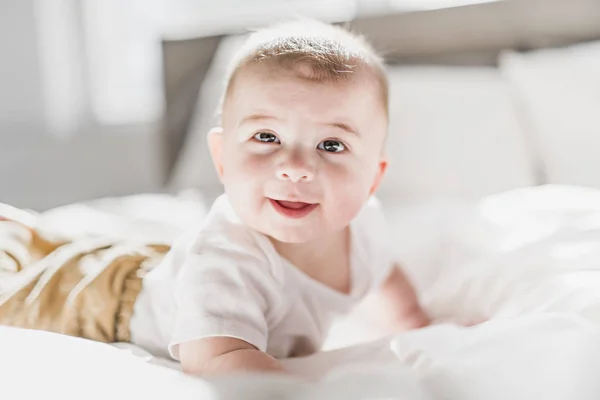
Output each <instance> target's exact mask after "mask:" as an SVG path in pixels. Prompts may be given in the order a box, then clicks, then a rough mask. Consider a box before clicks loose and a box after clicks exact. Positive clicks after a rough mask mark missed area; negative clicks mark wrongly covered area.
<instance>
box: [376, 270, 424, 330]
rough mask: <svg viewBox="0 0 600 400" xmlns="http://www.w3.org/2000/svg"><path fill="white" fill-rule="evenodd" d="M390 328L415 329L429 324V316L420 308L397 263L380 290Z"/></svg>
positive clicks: (412, 289) (410, 285)
mask: <svg viewBox="0 0 600 400" xmlns="http://www.w3.org/2000/svg"><path fill="white" fill-rule="evenodd" d="M380 295H381V296H380V297H381V300H383V304H382V305H383V307H384V310H385V312H386V314H387V315H389V317H388V318H391V319H388V318H386V319H388V320H389V321H390V323H391V328H392V329H394V330H398V329H402V330H408V329H415V328H421V327H424V326H427V325H429V323H430V321H429V317H428V316H427V314H426V313H425V311H423V309H422V308H421V304H420V303H419V300H418V298H417V295H416V293H415V290H414V288H413V286H412V284H411V283H410V281H409V279H408V277H407V276H406V275H405V274H404V272H402V270H401V269H400V266H399V265H397V264H396V265H395V266H394V268H393V270H392V272H391V273H390V275H389V277H388V278H387V279H386V280H385V282H384V283H383V285H382V287H381V292H380Z"/></svg>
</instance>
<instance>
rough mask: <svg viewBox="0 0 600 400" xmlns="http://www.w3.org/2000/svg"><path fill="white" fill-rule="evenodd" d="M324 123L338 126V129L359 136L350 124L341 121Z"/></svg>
mask: <svg viewBox="0 0 600 400" xmlns="http://www.w3.org/2000/svg"><path fill="white" fill-rule="evenodd" d="M326 125H327V126H332V127H334V128H338V129H341V130H344V131H346V132H348V133H351V134H353V135H356V136H360V135H359V134H358V131H357V130H356V129H353V128H352V127H351V126H350V125H348V124H345V123H343V122H332V123H329V124H326Z"/></svg>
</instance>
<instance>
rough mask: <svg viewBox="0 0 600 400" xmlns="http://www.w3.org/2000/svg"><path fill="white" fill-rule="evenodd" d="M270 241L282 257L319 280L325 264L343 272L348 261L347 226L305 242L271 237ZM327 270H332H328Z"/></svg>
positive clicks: (348, 233) (348, 237)
mask: <svg viewBox="0 0 600 400" xmlns="http://www.w3.org/2000/svg"><path fill="white" fill-rule="evenodd" d="M271 241H272V242H273V245H274V246H275V249H276V250H277V252H278V253H279V254H280V255H281V256H282V257H284V258H285V259H287V260H288V261H290V262H291V263H292V264H293V265H294V266H295V267H296V268H298V269H300V270H302V271H303V272H305V273H306V274H308V275H309V276H311V277H313V278H315V279H317V280H321V279H320V276H321V275H322V273H323V272H324V271H323V270H324V267H325V266H330V267H334V266H338V267H340V270H339V272H342V273H343V272H345V270H346V268H345V267H347V265H348V263H349V261H348V260H349V254H348V253H349V249H350V244H349V242H350V228H349V227H346V228H345V229H343V230H342V231H340V232H337V233H335V234H329V235H326V236H323V237H319V238H317V239H315V240H312V241H310V242H305V243H282V242H278V241H276V240H274V239H271ZM334 269H337V268H334ZM342 270H344V271H342ZM329 272H330V273H332V272H334V271H331V270H330V271H329Z"/></svg>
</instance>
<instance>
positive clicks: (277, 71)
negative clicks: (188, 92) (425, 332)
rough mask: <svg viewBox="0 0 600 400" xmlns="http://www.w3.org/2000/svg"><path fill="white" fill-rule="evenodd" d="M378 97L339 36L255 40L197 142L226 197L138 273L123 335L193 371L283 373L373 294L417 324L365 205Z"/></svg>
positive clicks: (373, 79) (283, 34)
mask: <svg viewBox="0 0 600 400" xmlns="http://www.w3.org/2000/svg"><path fill="white" fill-rule="evenodd" d="M387 97H388V93H387V81H386V77H385V73H384V68H383V66H382V63H381V61H380V59H379V58H378V57H377V56H376V54H375V53H374V51H373V50H372V49H371V47H369V45H368V44H367V43H365V42H364V41H363V40H362V39H360V38H358V37H355V36H353V35H352V34H350V33H349V32H347V31H345V30H343V29H340V28H335V27H333V26H329V25H325V24H320V23H313V22H310V23H307V22H293V23H286V24H281V25H277V26H274V27H271V28H269V29H265V30H262V31H259V32H257V33H255V34H254V35H253V36H252V37H251V38H250V39H249V41H248V42H247V44H246V45H245V46H244V47H243V48H242V50H241V51H240V53H239V55H238V57H237V58H236V60H235V62H234V68H233V72H232V73H231V75H230V78H229V80H228V82H227V85H226V90H225V95H224V99H223V101H222V124H221V125H222V126H220V127H217V128H214V129H212V130H211V132H210V133H209V137H208V142H209V147H210V151H211V154H212V158H213V162H214V165H215V168H216V171H217V173H218V175H219V178H220V180H221V182H222V184H223V185H224V188H225V194H224V195H222V196H221V197H220V198H218V199H217V200H216V201H215V203H214V205H213V206H212V209H211V210H210V213H209V215H208V216H207V218H206V221H205V222H204V225H203V226H202V228H201V229H200V230H199V231H198V232H197V233H196V234H195V235H194V237H193V238H191V241H190V242H188V244H184V243H180V244H178V245H175V246H174V248H173V250H172V251H171V253H169V254H168V255H167V259H166V260H165V262H163V263H162V265H160V266H159V267H158V268H157V269H155V270H154V271H152V272H151V273H150V274H149V275H148V276H146V278H145V279H144V289H143V290H142V292H141V294H140V295H139V297H138V301H137V303H136V305H135V309H134V314H133V319H132V321H131V327H130V329H131V338H132V340H133V341H134V342H136V343H137V344H140V345H142V346H143V347H146V348H148V349H151V350H154V352H158V353H160V352H161V350H162V349H167V348H168V351H169V353H170V355H171V356H172V357H173V358H175V359H179V360H180V361H181V363H182V367H183V370H184V371H186V372H188V373H192V374H208V373H210V374H213V373H223V372H229V371H239V370H244V371H248V370H263V371H282V370H283V367H282V365H281V364H280V363H279V362H278V361H277V359H278V358H282V357H291V356H303V355H307V354H310V353H313V352H315V351H317V350H319V348H320V346H321V345H322V343H323V340H324V338H325V335H326V334H327V331H328V327H329V325H330V322H331V321H332V319H333V318H335V317H337V316H340V315H344V314H346V313H348V312H349V311H350V310H351V309H352V307H353V306H355V305H356V304H357V303H358V302H359V301H360V300H361V299H363V298H364V297H365V296H366V295H368V294H370V293H373V292H378V293H380V294H381V295H382V296H383V298H385V300H386V302H387V304H388V307H387V309H388V310H389V311H390V312H389V319H390V320H391V321H392V322H393V323H394V324H395V325H396V327H397V328H398V329H408V328H417V327H422V326H425V325H427V324H428V318H427V316H426V315H425V313H424V312H423V311H422V309H421V307H420V305H419V302H418V300H417V297H416V295H415V293H414V291H413V289H412V287H411V285H410V283H409V281H408V280H407V278H406V277H405V275H404V274H403V273H402V272H401V270H400V268H399V266H398V265H397V264H396V263H395V261H394V259H393V256H392V249H390V248H389V245H388V243H387V239H388V238H387V237H386V236H385V233H384V232H385V221H384V216H383V215H382V211H381V209H380V206H379V204H378V203H377V201H376V200H375V199H374V198H373V197H372V196H373V195H374V193H375V192H376V190H377V188H378V186H379V184H380V182H381V179H382V177H383V175H384V172H385V170H386V165H387V163H386V159H385V139H386V132H387V125H388V115H387V112H388V110H387ZM165 299H166V300H165ZM150 316H151V317H152V318H149V317H150ZM163 351H164V350H163Z"/></svg>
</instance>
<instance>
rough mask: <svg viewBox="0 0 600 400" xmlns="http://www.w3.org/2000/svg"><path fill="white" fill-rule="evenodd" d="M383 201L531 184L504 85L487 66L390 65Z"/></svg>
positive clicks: (527, 159) (531, 176) (484, 192)
mask: <svg viewBox="0 0 600 400" xmlns="http://www.w3.org/2000/svg"><path fill="white" fill-rule="evenodd" d="M389 81H390V133H389V139H388V144H387V152H388V155H389V157H390V166H389V170H388V174H387V177H386V179H385V181H384V183H383V185H382V188H381V192H380V197H381V199H382V201H383V203H384V204H385V203H388V204H389V203H392V204H398V202H399V201H402V202H406V201H409V200H414V201H422V200H424V199H432V198H477V197H480V196H484V195H487V194H490V193H495V192H499V191H502V190H506V189H511V188H514V187H521V186H529V185H534V184H535V177H534V165H533V164H532V159H531V155H530V152H529V149H528V147H527V143H526V141H525V139H524V137H523V133H522V128H521V126H519V121H518V118H517V114H516V112H515V108H514V107H513V103H512V99H511V95H510V92H509V88H508V87H507V85H506V84H505V83H504V81H503V80H502V78H501V77H500V75H499V74H498V71H497V70H496V69H495V68H492V67H433V66H432V67H390V68H389Z"/></svg>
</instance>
